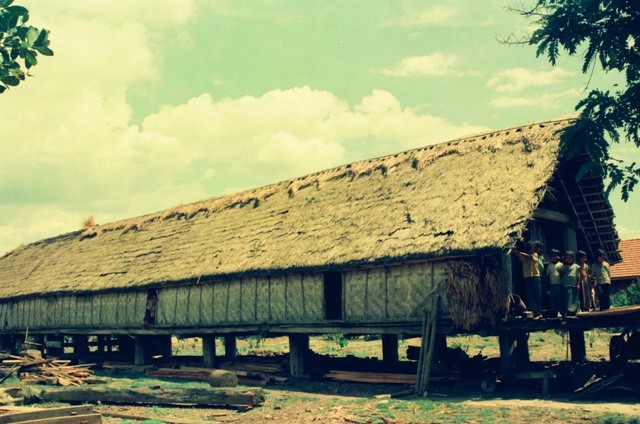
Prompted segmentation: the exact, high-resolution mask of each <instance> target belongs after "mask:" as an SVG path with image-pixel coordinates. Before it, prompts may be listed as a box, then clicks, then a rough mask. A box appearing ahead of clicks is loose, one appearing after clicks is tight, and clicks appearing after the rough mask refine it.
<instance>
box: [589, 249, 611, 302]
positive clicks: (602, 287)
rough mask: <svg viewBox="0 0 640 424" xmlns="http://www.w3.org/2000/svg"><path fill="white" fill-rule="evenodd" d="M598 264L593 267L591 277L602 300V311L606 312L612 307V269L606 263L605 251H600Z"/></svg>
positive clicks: (597, 257)
mask: <svg viewBox="0 0 640 424" xmlns="http://www.w3.org/2000/svg"><path fill="white" fill-rule="evenodd" d="M596 255H597V256H596V262H595V263H594V264H593V266H592V267H591V275H592V278H593V280H594V285H595V288H596V290H597V292H598V298H599V299H600V310H601V311H606V310H607V309H609V308H610V307H611V299H610V298H609V291H610V290H611V267H610V266H609V263H608V262H607V261H606V259H605V256H604V251H602V250H601V249H598V251H597V252H596Z"/></svg>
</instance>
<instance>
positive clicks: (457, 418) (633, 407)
mask: <svg viewBox="0 0 640 424" xmlns="http://www.w3.org/2000/svg"><path fill="white" fill-rule="evenodd" d="M401 388H402V387H397V386H395V387H390V386H382V385H367V384H355V383H334V382H323V383H308V382H299V383H296V384H293V385H291V386H287V387H277V388H271V389H266V390H265V391H266V400H265V402H264V404H263V405H261V406H259V407H256V408H254V409H252V410H250V411H246V412H239V411H233V410H223V409H206V408H164V407H157V406H153V407H143V406H113V405H110V406H106V405H103V406H99V407H98V409H99V410H100V411H101V412H103V414H105V416H104V417H103V422H105V423H113V424H116V423H119V424H122V423H127V422H133V421H129V420H125V419H122V418H116V417H110V416H109V414H110V413H111V414H113V413H115V414H126V415H136V416H143V417H148V418H150V419H156V420H159V421H160V422H163V421H164V422H175V423H180V424H190V423H202V422H212V423H215V422H238V423H245V422H246V423H256V422H279V423H493V422H509V423H515V424H519V423H522V424H524V423H527V424H531V423H540V422H546V423H555V422H562V423H585V422H596V423H620V424H622V423H632V422H640V421H638V420H639V419H640V406H639V405H638V404H637V398H635V399H634V398H628V397H627V398H624V397H619V398H617V399H615V400H611V399H609V400H607V401H606V402H605V401H603V402H600V401H598V402H594V401H590V402H570V401H568V400H565V399H554V400H551V399H536V398H534V395H533V394H532V393H524V392H521V393H518V394H516V395H517V396H519V397H518V398H515V397H513V396H514V394H509V395H504V396H500V395H498V396H491V397H487V396H486V395H484V394H482V393H479V392H474V391H468V392H465V393H459V392H453V393H449V394H444V393H437V392H434V393H433V394H432V395H431V396H429V397H427V398H418V397H415V396H408V397H403V398H398V399H377V398H375V397H374V396H375V395H377V394H383V393H392V392H397V391H398V390H399V389H401ZM436 390H437V388H436ZM634 420H636V421H634ZM150 422H158V421H150Z"/></svg>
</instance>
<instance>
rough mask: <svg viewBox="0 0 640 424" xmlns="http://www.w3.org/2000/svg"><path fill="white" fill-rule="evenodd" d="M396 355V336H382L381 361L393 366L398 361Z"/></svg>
mask: <svg viewBox="0 0 640 424" xmlns="http://www.w3.org/2000/svg"><path fill="white" fill-rule="evenodd" d="M399 359H400V358H399V355H398V335H397V334H383V335H382V360H383V361H384V362H385V363H387V364H395V363H397V362H398V361H399Z"/></svg>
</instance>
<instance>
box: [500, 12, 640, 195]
mask: <svg viewBox="0 0 640 424" xmlns="http://www.w3.org/2000/svg"><path fill="white" fill-rule="evenodd" d="M510 10H514V11H516V12H517V13H519V14H520V15H522V16H524V17H526V18H528V19H529V20H530V21H531V22H532V23H533V24H535V25H536V26H537V29H536V30H535V31H534V32H533V33H532V34H531V35H530V36H529V37H527V38H526V39H525V40H524V41H525V42H526V43H527V44H530V45H535V46H537V50H536V56H537V57H539V56H545V57H546V58H547V59H548V60H549V63H551V65H553V66H555V65H556V63H557V61H558V58H559V57H560V55H561V53H562V52H566V53H567V54H568V55H569V56H578V55H580V56H581V57H582V61H583V64H582V72H583V73H584V74H588V73H589V74H591V73H593V71H594V69H595V67H596V66H598V64H599V66H600V68H601V69H602V70H604V71H605V72H607V73H608V72H619V73H620V75H622V76H624V79H625V86H624V87H623V88H619V89H618V88H616V89H613V90H600V89H592V90H591V91H590V92H589V93H588V94H587V96H586V97H585V98H583V99H582V100H581V101H580V102H579V103H578V104H577V105H576V110H577V111H580V112H581V119H580V120H578V121H577V122H576V123H575V124H574V125H573V126H571V127H569V128H568V129H567V130H566V131H565V132H564V133H563V134H562V138H561V142H562V152H563V154H564V155H565V156H567V157H569V158H570V157H573V156H576V155H578V154H582V153H587V154H588V155H589V157H590V159H591V160H590V161H589V162H588V163H586V164H585V165H584V166H583V168H582V169H581V171H580V173H579V175H578V177H579V178H582V177H583V176H584V175H587V174H596V175H601V176H602V177H603V178H608V179H609V185H608V187H607V193H609V192H610V191H611V190H612V189H614V188H616V187H620V189H621V193H622V199H623V200H624V201H627V200H628V199H629V194H630V193H631V192H632V191H633V189H634V187H635V186H636V185H637V184H638V180H639V179H640V168H639V167H638V165H637V164H636V163H635V162H633V163H627V162H625V161H624V160H621V159H616V158H614V157H612V156H611V153H610V152H611V146H612V144H613V143H620V142H629V143H632V144H634V145H635V146H636V147H638V148H640V113H639V112H640V1H638V0H537V1H536V2H535V3H534V4H533V5H532V6H530V7H528V8H527V7H526V6H524V5H521V6H519V7H515V8H514V7H511V8H510ZM520 41H521V40H517V41H516V43H519V42H520ZM505 43H507V44H511V43H512V42H511V40H509V39H508V40H506V41H505ZM589 80H591V78H590V77H589Z"/></svg>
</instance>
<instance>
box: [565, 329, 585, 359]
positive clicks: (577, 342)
mask: <svg viewBox="0 0 640 424" xmlns="http://www.w3.org/2000/svg"><path fill="white" fill-rule="evenodd" d="M569 347H570V349H571V362H582V361H584V360H585V359H587V346H586V343H585V340H584V331H583V330H570V331H569Z"/></svg>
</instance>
